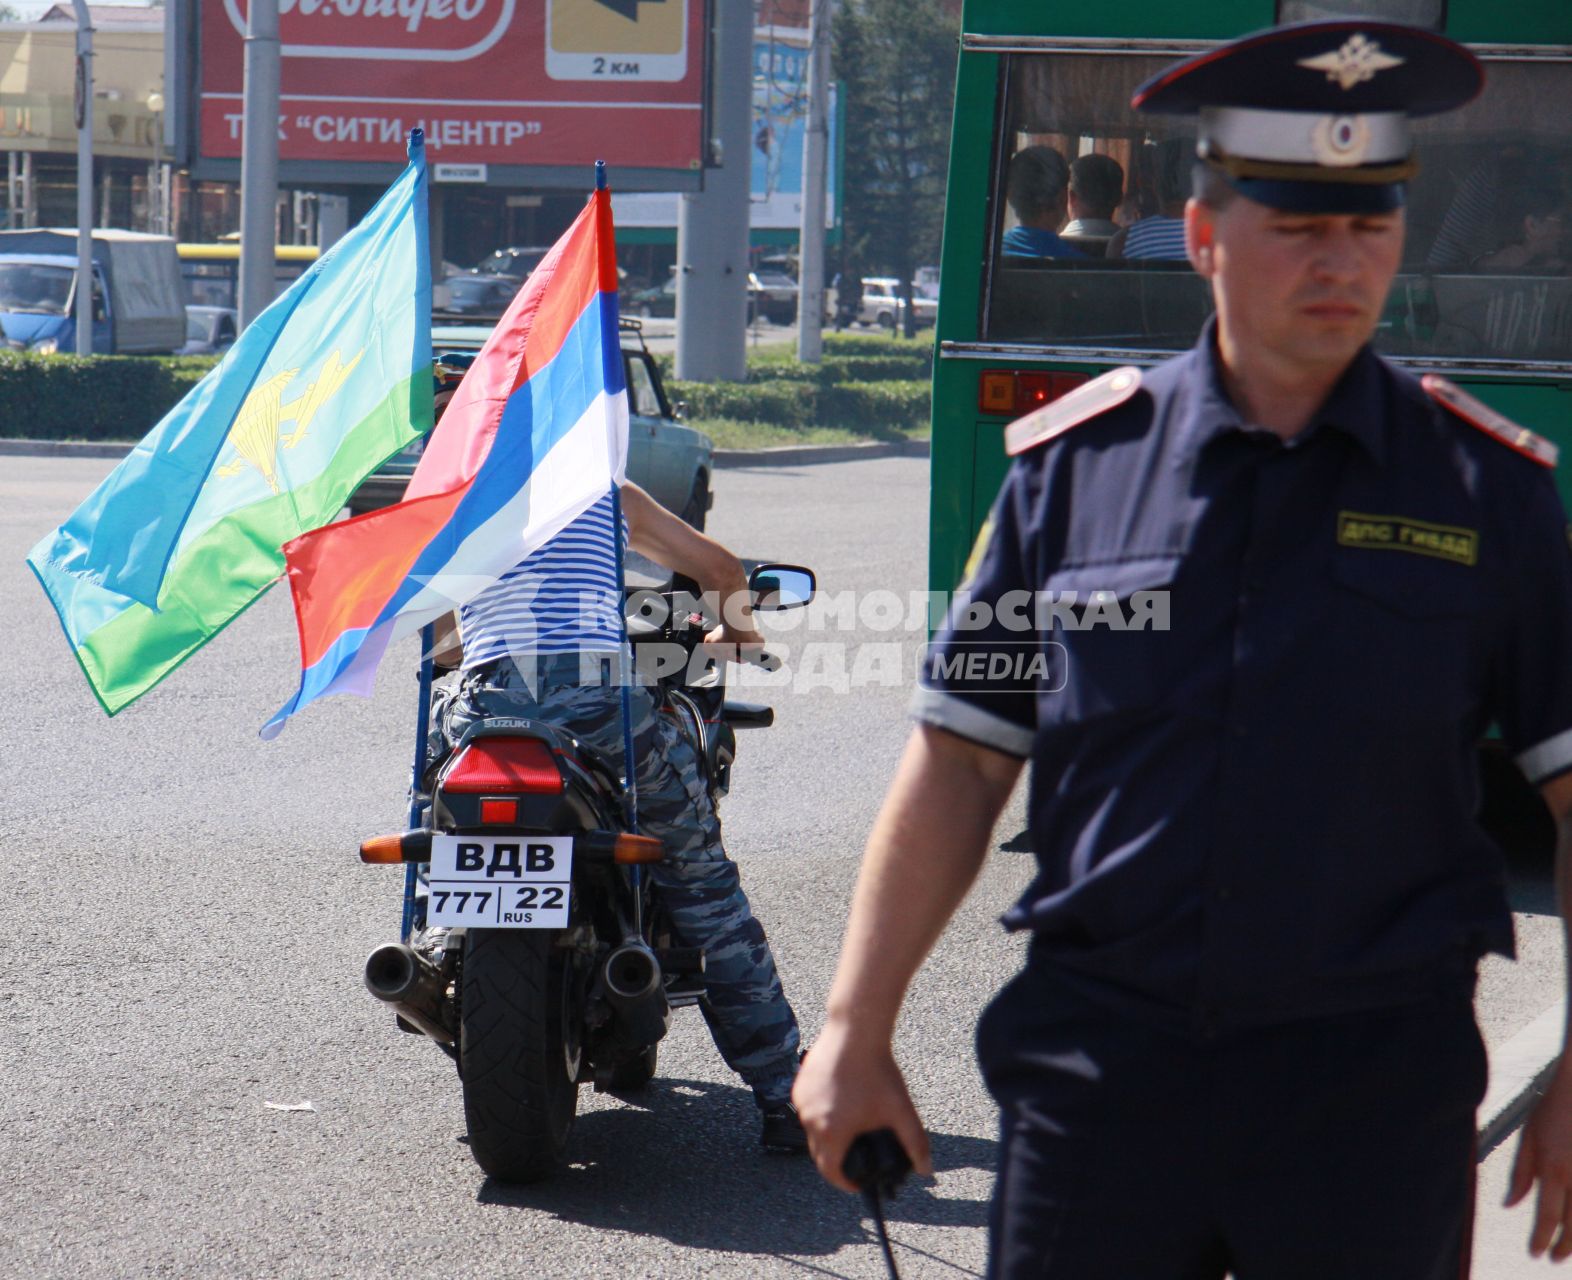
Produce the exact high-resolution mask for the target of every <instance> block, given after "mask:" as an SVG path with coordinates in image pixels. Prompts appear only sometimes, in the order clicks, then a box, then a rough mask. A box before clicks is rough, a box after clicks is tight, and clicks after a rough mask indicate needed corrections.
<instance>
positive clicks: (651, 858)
mask: <svg viewBox="0 0 1572 1280" xmlns="http://www.w3.org/2000/svg"><path fill="white" fill-rule="evenodd" d="M611 856H612V860H613V861H615V862H621V863H623V864H627V863H640V862H659V861H660V860H661V859H662V858H664V857H665V856H666V846H665V845H663V844H662V843H661V842H660V841H659V840H657V839H656V838H655V837H654V836H630V835H619V836H618V837H617V842H616V844H614V845H613V846H612V853H611Z"/></svg>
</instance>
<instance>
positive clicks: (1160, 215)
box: [1108, 138, 1194, 262]
mask: <svg viewBox="0 0 1572 1280" xmlns="http://www.w3.org/2000/svg"><path fill="white" fill-rule="evenodd" d="M1193 149H1194V144H1193V143H1192V142H1191V141H1190V140H1189V139H1188V138H1165V139H1164V140H1163V141H1162V142H1160V143H1158V144H1157V145H1156V146H1155V147H1150V148H1145V149H1144V151H1145V154H1144V155H1143V156H1141V158H1140V159H1141V161H1142V162H1143V163H1142V164H1141V165H1138V169H1139V168H1142V167H1144V169H1145V171H1146V174H1147V176H1148V178H1149V184H1148V186H1147V189H1146V191H1145V193H1144V194H1145V195H1147V197H1148V198H1149V200H1150V202H1151V205H1152V206H1153V209H1152V211H1151V212H1149V213H1147V214H1145V215H1144V216H1143V217H1141V218H1139V219H1138V220H1137V221H1135V222H1132V223H1131V224H1130V225H1129V226H1128V227H1125V228H1124V229H1123V230H1122V231H1121V232H1120V233H1119V234H1118V235H1116V236H1115V237H1114V238H1113V239H1112V240H1111V241H1109V243H1108V256H1109V257H1110V258H1131V259H1138V260H1139V259H1145V260H1147V261H1155V262H1183V261H1184V257H1185V250H1184V202H1185V197H1186V196H1188V195H1189V194H1190V192H1189V186H1188V181H1187V180H1188V176H1189V169H1190V157H1191V154H1192V152H1193Z"/></svg>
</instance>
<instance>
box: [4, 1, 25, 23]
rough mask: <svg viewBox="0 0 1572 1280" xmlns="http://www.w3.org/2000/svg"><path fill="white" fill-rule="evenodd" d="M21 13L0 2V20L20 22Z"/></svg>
mask: <svg viewBox="0 0 1572 1280" xmlns="http://www.w3.org/2000/svg"><path fill="white" fill-rule="evenodd" d="M21 20H22V15H21V14H20V13H18V12H17V11H16V10H15V9H13V8H12V7H11V6H10V5H8V4H4V3H0V22H20V21H21Z"/></svg>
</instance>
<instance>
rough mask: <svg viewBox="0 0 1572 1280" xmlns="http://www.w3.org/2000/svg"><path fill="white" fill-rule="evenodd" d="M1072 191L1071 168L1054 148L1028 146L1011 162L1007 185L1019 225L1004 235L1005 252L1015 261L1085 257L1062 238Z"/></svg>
mask: <svg viewBox="0 0 1572 1280" xmlns="http://www.w3.org/2000/svg"><path fill="white" fill-rule="evenodd" d="M1069 192H1070V166H1069V165H1068V164H1066V163H1065V159H1064V157H1063V156H1062V155H1060V154H1059V153H1058V152H1057V151H1055V150H1054V149H1053V148H1052V147H1042V146H1038V147H1026V148H1023V149H1022V150H1020V151H1017V152H1016V153H1015V155H1014V156H1013V157H1012V158H1011V160H1010V176H1009V180H1008V182H1007V184H1006V186H1005V199H1006V200H1008V201H1009V203H1010V208H1011V210H1012V211H1013V212H1014V213H1015V218H1016V221H1017V222H1019V223H1020V225H1019V226H1016V227H1011V228H1010V229H1009V230H1008V231H1006V232H1005V233H1004V240H1003V242H1002V246H1001V247H1002V250H1003V253H1004V255H1005V256H1006V257H1012V258H1084V257H1085V256H1086V255H1085V254H1084V253H1082V252H1081V251H1080V250H1079V249H1077V248H1076V247H1075V246H1074V245H1070V244H1066V243H1065V242H1064V240H1062V239H1061V238H1060V236H1059V228H1060V227H1062V226H1063V225H1064V217H1065V209H1066V207H1067V203H1068V198H1069Z"/></svg>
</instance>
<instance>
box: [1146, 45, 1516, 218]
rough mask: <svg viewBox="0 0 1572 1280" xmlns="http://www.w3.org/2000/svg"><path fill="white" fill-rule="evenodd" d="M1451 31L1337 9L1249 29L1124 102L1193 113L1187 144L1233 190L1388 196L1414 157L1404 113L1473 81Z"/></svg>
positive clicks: (1323, 200)
mask: <svg viewBox="0 0 1572 1280" xmlns="http://www.w3.org/2000/svg"><path fill="white" fill-rule="evenodd" d="M1484 82H1485V74H1484V69H1483V68H1482V67H1481V66H1480V65H1479V60H1478V59H1477V58H1475V57H1474V55H1473V54H1472V53H1470V52H1469V51H1468V50H1467V49H1465V48H1464V47H1463V46H1462V45H1460V44H1458V43H1457V42H1456V41H1454V40H1449V39H1447V38H1446V37H1445V36H1443V35H1438V34H1437V33H1436V32H1433V31H1425V30H1421V29H1420V28H1417V27H1408V26H1403V25H1400V24H1398V23H1392V22H1364V21H1359V20H1357V19H1339V20H1334V21H1329V22H1303V23H1296V24H1294V25H1292V26H1285V27H1276V28H1273V29H1272V30H1270V31H1262V32H1258V33H1257V34H1255V35H1251V36H1246V37H1244V38H1243V39H1241V40H1235V41H1233V42H1232V43H1229V44H1225V45H1222V46H1220V47H1218V48H1216V49H1211V50H1209V51H1207V52H1206V53H1203V54H1200V55H1198V56H1196V57H1194V58H1190V59H1188V60H1186V61H1184V62H1181V63H1178V64H1177V65H1176V66H1172V67H1169V68H1168V69H1167V70H1166V71H1164V72H1162V73H1161V74H1159V75H1157V76H1154V77H1153V78H1152V79H1150V80H1148V81H1147V82H1146V83H1145V84H1143V85H1142V86H1141V87H1140V88H1139V89H1137V90H1136V92H1135V97H1134V99H1133V100H1132V102H1131V105H1132V106H1134V107H1135V108H1137V109H1138V110H1141V111H1152V112H1159V113H1164V114H1169V115H1194V116H1197V117H1199V120H1198V124H1199V130H1198V135H1199V136H1198V138H1197V143H1196V150H1197V152H1198V154H1199V155H1200V157H1201V159H1202V160H1203V161H1204V162H1205V163H1207V164H1208V165H1211V166H1212V167H1213V168H1215V169H1216V170H1218V171H1219V172H1220V173H1222V174H1223V175H1224V176H1225V177H1226V178H1227V179H1228V181H1229V182H1230V183H1231V184H1232V185H1233V186H1234V187H1235V188H1236V189H1237V190H1238V191H1239V192H1240V193H1241V194H1243V195H1246V196H1249V197H1250V198H1251V199H1252V200H1256V201H1258V202H1259V203H1261V204H1265V205H1270V206H1272V207H1273V208H1277V209H1286V210H1290V211H1292V212H1296V213H1376V212H1385V211H1388V210H1391V209H1396V208H1398V207H1400V206H1401V205H1402V203H1403V198H1404V184H1405V183H1406V182H1407V181H1408V179H1409V178H1411V177H1412V176H1413V175H1414V173H1415V171H1416V170H1417V169H1418V164H1417V162H1416V160H1415V158H1414V151H1413V143H1412V139H1411V137H1410V134H1409V127H1408V122H1409V120H1410V119H1411V118H1412V117H1414V116H1426V115H1434V114H1436V113H1438V112H1442V111H1451V110H1453V109H1454V108H1457V107H1460V106H1462V105H1463V104H1464V103H1466V102H1468V101H1470V100H1471V99H1473V98H1474V97H1475V96H1477V95H1478V93H1479V91H1480V90H1481V89H1482V88H1483V87H1484Z"/></svg>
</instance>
